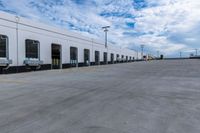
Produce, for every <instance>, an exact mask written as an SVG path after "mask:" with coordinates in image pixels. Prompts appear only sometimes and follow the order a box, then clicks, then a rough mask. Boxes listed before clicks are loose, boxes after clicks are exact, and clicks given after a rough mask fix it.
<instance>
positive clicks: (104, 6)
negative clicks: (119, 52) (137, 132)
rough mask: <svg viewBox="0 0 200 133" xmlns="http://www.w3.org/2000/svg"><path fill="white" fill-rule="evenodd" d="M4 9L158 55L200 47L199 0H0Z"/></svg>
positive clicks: (187, 52) (176, 53) (186, 53)
mask: <svg viewBox="0 0 200 133" xmlns="http://www.w3.org/2000/svg"><path fill="white" fill-rule="evenodd" d="M0 10H2V11H5V12H10V13H13V14H17V15H20V16H23V17H26V18H29V19H33V20H34V21H39V22H42V23H46V24H49V25H53V26H57V27H61V28H66V30H70V31H73V32H78V33H81V34H83V35H85V36H88V37H92V38H98V39H102V40H103V38H104V33H103V31H102V29H101V27H102V26H106V25H110V26H111V29H110V31H109V41H110V42H112V43H114V44H115V45H118V46H120V47H128V48H131V49H137V50H139V49H140V45H141V44H143V45H145V50H146V51H148V52H150V53H152V54H154V55H156V53H157V51H160V53H162V54H165V55H166V56H179V53H180V51H182V52H183V55H185V56H187V55H189V54H190V53H194V52H195V51H194V49H196V48H200V44H199V42H200V37H199V36H200V1H198V0H0Z"/></svg>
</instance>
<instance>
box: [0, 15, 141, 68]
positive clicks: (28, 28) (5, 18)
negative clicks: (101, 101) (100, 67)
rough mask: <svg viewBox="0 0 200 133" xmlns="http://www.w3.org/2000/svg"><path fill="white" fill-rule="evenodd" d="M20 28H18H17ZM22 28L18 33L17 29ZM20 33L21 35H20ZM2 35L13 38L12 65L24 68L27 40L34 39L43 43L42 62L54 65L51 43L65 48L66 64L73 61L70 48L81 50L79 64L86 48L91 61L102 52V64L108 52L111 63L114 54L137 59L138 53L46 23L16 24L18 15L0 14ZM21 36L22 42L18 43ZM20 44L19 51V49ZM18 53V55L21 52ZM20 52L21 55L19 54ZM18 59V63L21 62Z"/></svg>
mask: <svg viewBox="0 0 200 133" xmlns="http://www.w3.org/2000/svg"><path fill="white" fill-rule="evenodd" d="M17 27H18V28H17ZM17 29H18V30H17ZM17 31H18V32H17ZM0 34H3V35H7V36H8V37H9V58H10V59H12V60H13V64H12V65H11V66H17V65H19V66H21V65H23V62H24V60H25V40H26V39H32V40H37V41H39V42H40V59H41V60H42V61H44V64H51V44H52V43H55V44H59V45H61V47H62V64H65V63H69V62H70V47H71V46H72V47H77V48H78V61H79V62H80V63H81V62H84V52H83V51H84V49H89V50H90V61H91V62H94V61H95V56H94V52H95V51H99V52H100V61H103V53H104V52H107V53H108V61H111V57H110V55H111V53H113V54H114V59H115V60H116V55H117V54H119V55H120V57H121V55H124V57H126V56H129V57H130V56H131V57H135V59H136V56H137V53H136V52H135V51H133V50H129V49H121V48H119V47H116V46H112V45H108V49H107V48H105V45H104V42H100V41H98V40H93V39H91V38H86V37H83V36H81V35H79V34H75V33H71V32H67V31H65V30H62V29H56V28H55V27H50V26H47V25H44V24H40V23H35V22H32V21H30V20H27V19H24V18H20V19H19V23H18V24H17V23H16V18H15V16H14V15H10V14H7V13H2V12H0ZM17 35H18V42H17ZM17 44H18V48H17ZM17 51H18V52H17ZM17 53H18V54H17ZM17 59H18V60H17Z"/></svg>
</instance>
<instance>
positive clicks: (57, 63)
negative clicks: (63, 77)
mask: <svg viewBox="0 0 200 133" xmlns="http://www.w3.org/2000/svg"><path fill="white" fill-rule="evenodd" d="M51 51H52V54H51V55H52V69H61V62H62V61H61V46H60V45H58V44H52V45H51Z"/></svg>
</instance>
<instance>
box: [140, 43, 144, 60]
mask: <svg viewBox="0 0 200 133" xmlns="http://www.w3.org/2000/svg"><path fill="white" fill-rule="evenodd" d="M140 47H141V56H142V59H143V58H144V57H143V56H144V45H143V44H142V45H140Z"/></svg>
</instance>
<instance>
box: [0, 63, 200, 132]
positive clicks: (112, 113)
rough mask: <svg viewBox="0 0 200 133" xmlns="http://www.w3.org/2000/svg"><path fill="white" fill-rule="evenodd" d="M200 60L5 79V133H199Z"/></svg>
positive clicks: (0, 120) (0, 81)
mask: <svg viewBox="0 0 200 133" xmlns="http://www.w3.org/2000/svg"><path fill="white" fill-rule="evenodd" d="M199 66H200V61H199V60H178V61H177V60H172V61H152V62H136V63H128V64H116V65H115V66H113V65H105V66H92V67H86V68H78V69H75V70H74V69H65V70H53V71H41V72H34V73H22V74H14V75H1V76H0V85H1V87H0V133H199V132H200V127H199V124H200V87H199V86H200V82H199V81H200V74H199V73H200V69H199Z"/></svg>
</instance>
